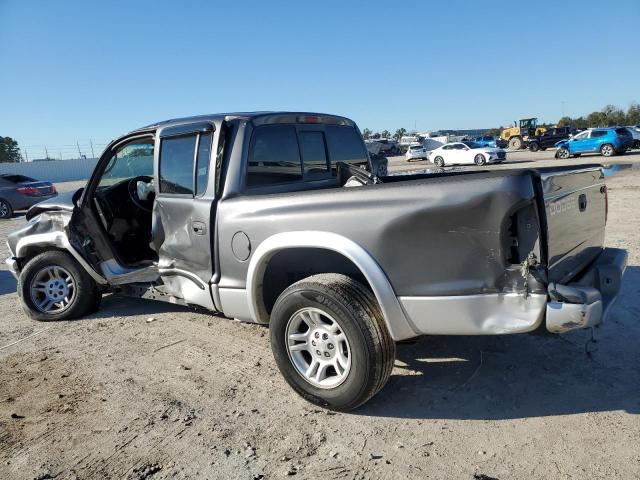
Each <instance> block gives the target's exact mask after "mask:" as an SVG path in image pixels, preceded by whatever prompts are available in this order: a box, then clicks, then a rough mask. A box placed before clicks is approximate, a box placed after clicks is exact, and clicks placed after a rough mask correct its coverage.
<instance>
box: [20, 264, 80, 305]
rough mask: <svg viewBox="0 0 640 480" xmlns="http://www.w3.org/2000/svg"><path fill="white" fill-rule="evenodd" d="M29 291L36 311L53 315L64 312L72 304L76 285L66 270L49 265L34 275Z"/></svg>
mask: <svg viewBox="0 0 640 480" xmlns="http://www.w3.org/2000/svg"><path fill="white" fill-rule="evenodd" d="M29 290H30V292H31V300H32V301H33V305H34V306H35V307H36V309H38V310H39V311H41V312H43V313H49V314H52V315H53V314H56V313H60V312H62V311H64V310H66V309H67V308H69V306H70V305H71V304H72V303H73V301H74V300H75V296H76V283H75V280H74V278H73V276H72V275H71V274H70V273H69V271H68V270H67V269H65V268H62V267H60V266H58V265H51V266H48V267H44V268H42V269H41V270H39V271H38V273H36V274H35V275H34V277H33V280H31V284H30V285H29Z"/></svg>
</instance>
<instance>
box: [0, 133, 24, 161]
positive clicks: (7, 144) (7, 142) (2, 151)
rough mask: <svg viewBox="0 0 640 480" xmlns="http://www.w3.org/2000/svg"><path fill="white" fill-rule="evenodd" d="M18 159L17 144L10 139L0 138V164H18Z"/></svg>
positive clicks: (18, 150) (18, 149)
mask: <svg viewBox="0 0 640 480" xmlns="http://www.w3.org/2000/svg"><path fill="white" fill-rule="evenodd" d="M20 158H21V157H20V148H18V142H16V141H15V140H14V139H13V138H11V137H0V163H18V162H19V161H20Z"/></svg>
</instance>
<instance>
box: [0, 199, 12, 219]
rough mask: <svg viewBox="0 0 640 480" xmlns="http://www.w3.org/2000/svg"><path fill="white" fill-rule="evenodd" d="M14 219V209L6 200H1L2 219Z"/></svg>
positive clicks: (0, 214)
mask: <svg viewBox="0 0 640 480" xmlns="http://www.w3.org/2000/svg"><path fill="white" fill-rule="evenodd" d="M11 217H13V208H11V204H10V203H9V202H7V201H6V200H5V199H4V198H0V218H1V219H7V218H11Z"/></svg>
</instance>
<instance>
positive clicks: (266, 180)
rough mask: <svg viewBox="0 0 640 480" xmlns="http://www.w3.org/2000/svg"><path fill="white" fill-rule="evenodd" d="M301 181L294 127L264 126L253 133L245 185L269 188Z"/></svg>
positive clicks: (300, 166)
mask: <svg viewBox="0 0 640 480" xmlns="http://www.w3.org/2000/svg"><path fill="white" fill-rule="evenodd" d="M300 180H302V165H301V163H300V152H299V151H298V139H297V136H296V130H295V127H293V126H290V125H267V126H263V127H258V128H257V129H256V130H255V132H254V133H253V138H252V142H251V149H250V151H249V162H248V165H247V186H249V187H254V186H260V185H273V184H277V183H287V182H295V181H300Z"/></svg>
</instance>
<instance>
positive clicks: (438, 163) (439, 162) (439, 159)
mask: <svg viewBox="0 0 640 480" xmlns="http://www.w3.org/2000/svg"><path fill="white" fill-rule="evenodd" d="M433 163H434V164H435V165H436V167H444V158H442V157H440V156H437V157H436V158H434V159H433Z"/></svg>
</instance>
